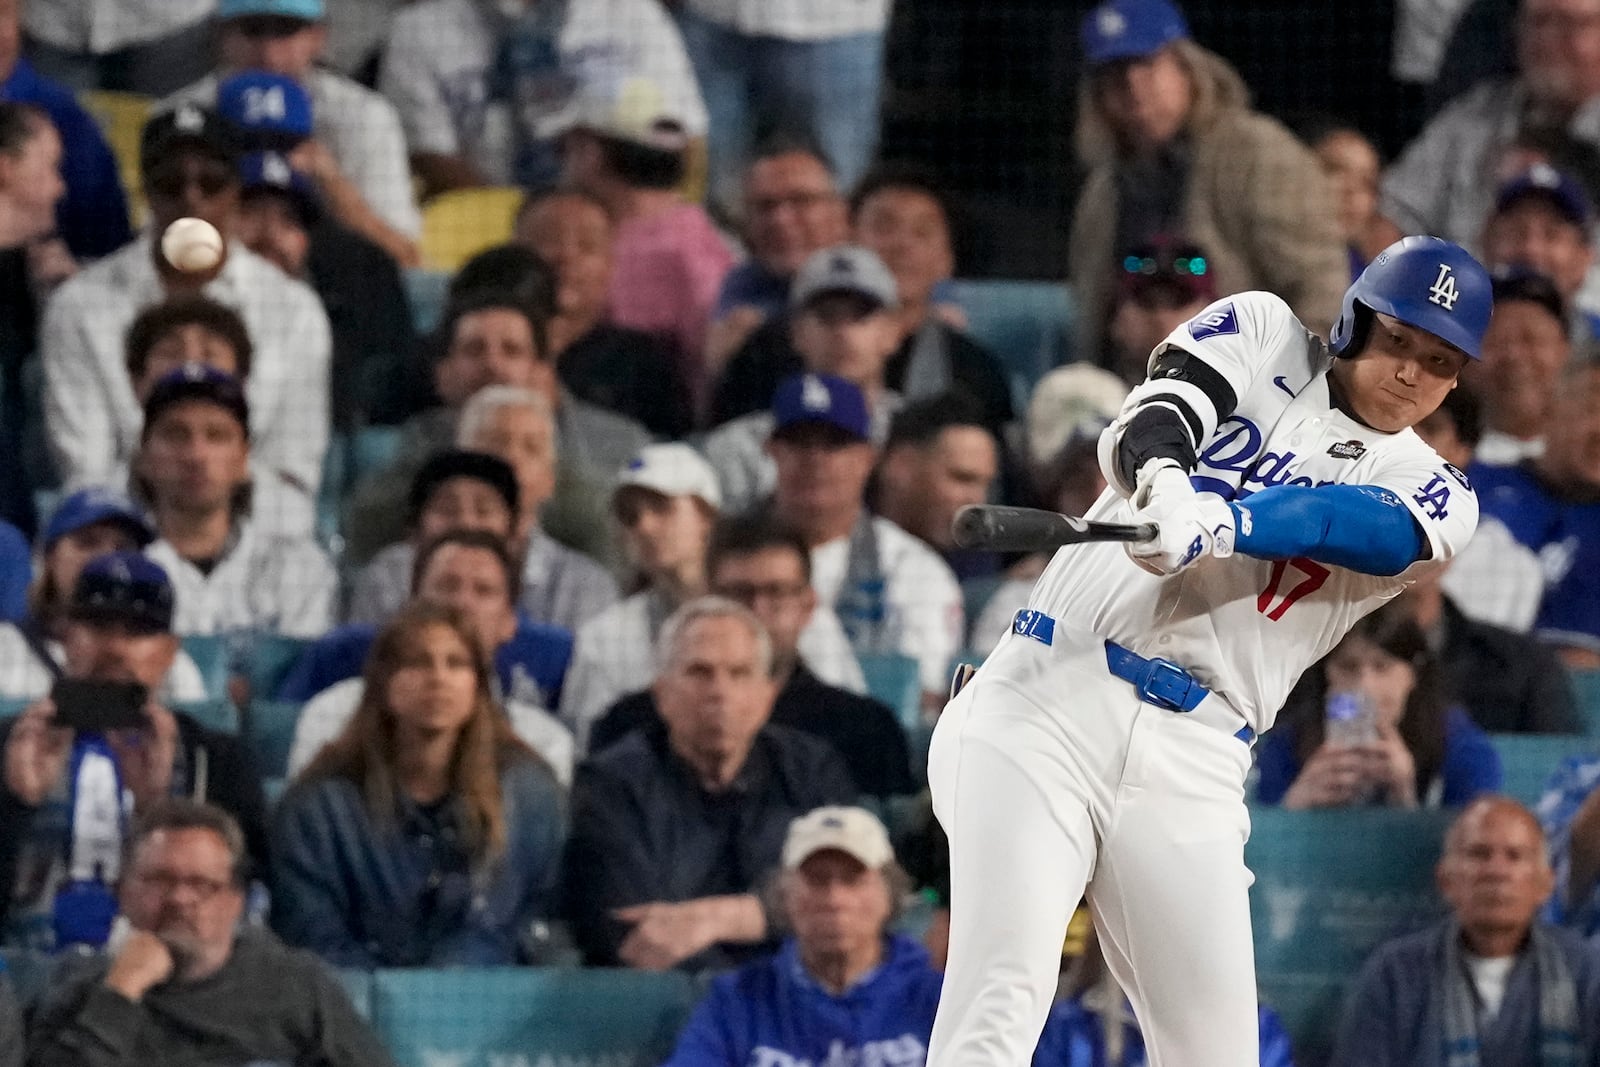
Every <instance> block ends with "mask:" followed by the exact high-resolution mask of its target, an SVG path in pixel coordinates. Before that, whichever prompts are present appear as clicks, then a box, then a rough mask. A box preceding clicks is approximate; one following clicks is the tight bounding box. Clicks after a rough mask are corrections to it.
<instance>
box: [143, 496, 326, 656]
mask: <svg viewBox="0 0 1600 1067" xmlns="http://www.w3.org/2000/svg"><path fill="white" fill-rule="evenodd" d="M234 529H235V538H234V541H233V543H232V544H231V545H230V546H229V547H228V550H227V552H226V553H225V554H224V555H223V557H222V558H221V560H219V561H218V562H217V565H216V566H215V567H213V568H212V569H211V573H210V574H206V573H204V572H202V571H201V570H200V568H199V567H196V566H195V565H194V564H193V563H190V562H189V561H188V560H186V559H184V558H183V557H181V556H179V555H178V553H177V550H176V549H174V548H173V547H172V546H171V545H170V544H168V543H167V541H166V539H165V538H163V539H161V540H159V541H157V542H155V543H154V544H152V545H151V546H150V547H149V548H147V549H145V555H147V556H149V557H150V558H151V559H153V560H155V561H156V562H157V563H159V564H161V566H162V567H163V568H164V569H165V570H166V572H167V574H168V575H169V576H170V577H171V578H172V588H173V593H174V597H173V600H174V607H175V609H176V610H175V611H174V613H173V618H172V629H173V631H174V632H176V633H180V634H183V635H184V636H193V635H207V634H226V633H238V632H243V631H251V630H264V631H268V632H270V633H276V634H283V635H284V636H286V637H308V638H309V637H321V636H322V635H323V634H325V633H327V632H328V628H329V627H330V626H332V625H333V607H334V600H335V598H336V597H337V596H338V592H339V574H338V572H337V571H336V570H334V568H333V564H332V563H330V562H329V561H328V557H327V556H326V555H324V554H323V552H322V549H320V548H318V547H317V545H316V543H315V542H314V541H312V540H311V539H310V538H309V537H300V536H293V535H290V534H282V533H276V532H267V531H264V530H262V529H261V528H260V527H258V526H257V525H256V524H255V523H254V522H252V521H251V520H249V519H244V520H241V521H240V522H239V523H237V524H236V525H235V527H234Z"/></svg>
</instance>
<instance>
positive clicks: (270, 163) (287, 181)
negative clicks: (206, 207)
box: [239, 152, 322, 227]
mask: <svg viewBox="0 0 1600 1067" xmlns="http://www.w3.org/2000/svg"><path fill="white" fill-rule="evenodd" d="M239 189H240V192H241V193H242V194H243V195H244V196H246V197H248V196H249V195H250V194H251V193H260V192H262V191H266V192H272V193H278V194H281V195H283V196H286V197H288V198H289V200H290V201H291V202H292V203H293V204H294V206H295V210H296V211H298V212H299V214H300V221H301V224H302V225H305V226H308V227H309V226H311V225H313V224H314V223H315V222H316V221H317V219H319V218H320V217H321V216H322V200H321V198H319V197H318V196H317V187H316V185H315V184H314V183H313V182H312V181H311V179H310V178H308V177H306V175H305V174H303V173H301V172H300V171H298V170H295V169H294V167H292V166H290V164H289V161H288V160H287V159H285V158H284V156H283V154H282V153H281V152H252V153H250V154H249V155H248V156H245V157H244V159H242V160H241V161H240V162H239Z"/></svg>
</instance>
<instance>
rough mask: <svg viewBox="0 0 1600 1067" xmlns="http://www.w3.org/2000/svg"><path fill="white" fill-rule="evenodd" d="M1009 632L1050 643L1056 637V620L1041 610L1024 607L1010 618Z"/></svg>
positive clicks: (1042, 642)
mask: <svg viewBox="0 0 1600 1067" xmlns="http://www.w3.org/2000/svg"><path fill="white" fill-rule="evenodd" d="M1011 632H1012V633H1014V634H1018V635H1020V636H1022V637H1027V638H1030V639H1032V640H1034V641H1037V642H1039V643H1040V644H1041V645H1050V644H1052V643H1053V642H1054V641H1055V639H1056V620H1054V619H1052V618H1051V617H1050V616H1048V615H1046V614H1045V613H1044V612H1042V611H1032V610H1030V609H1027V608H1024V609H1023V610H1022V611H1019V612H1017V614H1016V616H1015V617H1014V618H1012V620H1011Z"/></svg>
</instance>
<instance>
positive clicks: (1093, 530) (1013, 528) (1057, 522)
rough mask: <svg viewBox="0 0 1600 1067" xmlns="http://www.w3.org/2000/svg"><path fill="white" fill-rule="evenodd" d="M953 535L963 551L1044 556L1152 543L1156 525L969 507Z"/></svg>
mask: <svg viewBox="0 0 1600 1067" xmlns="http://www.w3.org/2000/svg"><path fill="white" fill-rule="evenodd" d="M950 535H951V537H952V538H953V539H954V540H955V543H956V544H957V545H958V546H960V547H961V548H981V549H987V550H988V551H991V552H1040V551H1044V550H1048V549H1055V548H1060V547H1061V546H1062V545H1083V544H1089V543H1091V542H1094V541H1149V540H1152V539H1153V538H1154V537H1155V536H1156V525H1155V523H1153V522H1137V523H1129V522H1094V521H1092V520H1090V519H1080V518H1076V517H1074V516H1072V515H1060V514H1057V513H1056V512H1054V511H1041V510H1039V509H1038V508H1008V507H1002V506H999V505H996V504H969V505H967V506H966V507H964V508H962V509H961V510H960V511H958V512H956V517H955V519H954V520H953V521H952V522H951V524H950Z"/></svg>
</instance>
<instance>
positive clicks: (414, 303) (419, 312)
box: [405, 268, 450, 334]
mask: <svg viewBox="0 0 1600 1067" xmlns="http://www.w3.org/2000/svg"><path fill="white" fill-rule="evenodd" d="M405 278H406V297H407V299H409V300H410V301H411V324H412V325H413V326H415V327H416V328H417V332H418V333H420V334H426V333H428V332H429V331H431V330H432V329H433V328H434V327H435V326H437V325H439V320H440V319H441V318H443V317H444V298H445V294H446V293H447V292H448V291H449V288H450V272H449V271H447V270H423V269H422V268H417V269H415V270H408V271H406V274H405Z"/></svg>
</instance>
